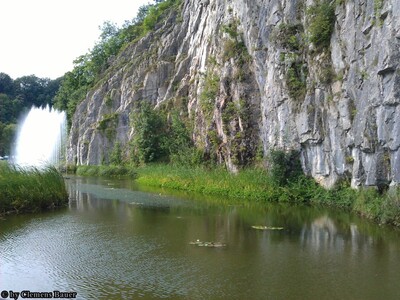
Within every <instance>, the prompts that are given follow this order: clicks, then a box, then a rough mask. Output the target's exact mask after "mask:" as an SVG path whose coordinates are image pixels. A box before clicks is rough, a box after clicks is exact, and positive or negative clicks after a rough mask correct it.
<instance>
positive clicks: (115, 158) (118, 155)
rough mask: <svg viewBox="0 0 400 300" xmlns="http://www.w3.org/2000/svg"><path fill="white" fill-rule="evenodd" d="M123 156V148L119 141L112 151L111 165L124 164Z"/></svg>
mask: <svg viewBox="0 0 400 300" xmlns="http://www.w3.org/2000/svg"><path fill="white" fill-rule="evenodd" d="M123 162H124V161H123V157H122V148H121V144H120V143H119V142H116V143H115V144H114V148H113V150H112V151H111V153H110V164H111V165H115V166H118V165H122V164H123Z"/></svg>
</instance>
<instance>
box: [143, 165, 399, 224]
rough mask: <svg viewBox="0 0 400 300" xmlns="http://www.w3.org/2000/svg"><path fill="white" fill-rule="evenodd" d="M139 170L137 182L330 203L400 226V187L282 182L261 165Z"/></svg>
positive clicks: (255, 198)
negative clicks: (383, 188)
mask: <svg viewBox="0 0 400 300" xmlns="http://www.w3.org/2000/svg"><path fill="white" fill-rule="evenodd" d="M137 172H138V178H137V179H136V181H137V182H138V183H140V184H144V185H149V186H155V187H163V188H171V189H177V190H183V191H189V192H197V193H202V194H205V195H215V196H220V197H224V198H226V199H239V201H240V202H258V203H267V202H280V203H282V202H286V203H291V204H305V205H313V206H325V207H326V206H329V207H332V208H338V209H341V210H345V211H349V212H354V213H357V214H359V215H362V216H364V217H366V218H368V219H371V220H374V221H375V222H377V223H380V224H392V225H395V226H400V189H391V190H389V191H388V192H385V193H383V194H380V193H379V192H378V191H377V190H375V189H373V188H365V189H360V190H355V189H353V188H351V187H350V186H349V185H348V184H345V183H342V184H340V185H338V186H336V187H335V188H333V189H329V190H328V189H324V188H323V187H321V186H320V185H318V184H317V183H316V182H315V181H314V180H313V179H312V178H309V177H306V176H304V175H300V176H298V177H297V178H295V179H294V180H292V181H289V182H288V183H287V184H284V185H281V184H278V183H277V181H276V180H275V178H273V176H271V174H270V173H268V172H267V171H266V170H262V169H257V168H250V169H243V170H241V171H240V172H239V173H238V174H232V173H229V172H228V171H227V170H225V169H223V168H206V167H196V168H190V167H185V166H174V165H166V164H154V165H146V166H144V167H141V168H138V169H137Z"/></svg>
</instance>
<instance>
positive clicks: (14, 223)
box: [0, 178, 400, 299]
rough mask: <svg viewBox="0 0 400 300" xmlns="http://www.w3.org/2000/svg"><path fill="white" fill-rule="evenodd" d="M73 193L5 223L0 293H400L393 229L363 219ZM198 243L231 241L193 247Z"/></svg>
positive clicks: (128, 185)
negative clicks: (65, 201) (62, 206)
mask: <svg viewBox="0 0 400 300" xmlns="http://www.w3.org/2000/svg"><path fill="white" fill-rule="evenodd" d="M68 189H69V192H70V195H71V202H70V204H69V208H68V209H67V210H64V211H61V212H58V213H54V214H46V215H36V216H29V217H28V216H24V217H23V218H21V217H18V216H17V217H10V218H7V223H5V226H3V225H4V223H0V253H1V268H0V278H1V279H2V281H1V282H0V285H1V286H0V289H1V288H3V287H4V289H7V290H8V289H15V290H22V289H28V288H32V289H33V288H36V290H37V289H42V290H49V289H64V290H72V291H76V292H78V298H79V297H80V299H95V298H113V299H126V298H132V297H142V298H145V299H146V298H147V299H154V298H159V297H160V298H161V297H162V298H170V299H181V298H182V299H299V297H300V296H299V295H301V297H300V298H303V299H376V298H378V297H383V298H385V299H396V298H398V297H399V296H400V294H399V290H398V289H397V288H396V287H397V282H398V281H399V280H400V275H399V272H398V269H399V268H400V254H399V253H400V251H399V250H400V245H399V235H398V232H396V231H394V230H392V229H390V228H382V227H379V226H376V225H374V224H371V223H368V222H365V221H363V220H360V219H359V218H357V216H353V215H349V214H345V213H337V212H334V211H329V210H324V209H315V208H308V207H290V206H286V205H267V206H237V205H233V206H228V205H215V204H212V203H213V202H212V201H210V202H208V201H207V200H208V199H201V197H199V196H196V197H195V198H196V199H192V200H187V198H186V196H182V197H181V196H180V195H179V194H175V195H174V196H173V197H171V196H167V195H166V194H167V193H166V191H163V190H158V191H157V193H151V194H150V193H146V192H143V191H142V190H140V187H137V186H134V185H133V184H132V182H129V181H123V180H103V179H82V178H71V179H70V180H69V182H68ZM253 225H262V226H271V227H283V228H284V229H283V230H255V229H253V228H252V226H253ZM197 239H199V240H201V241H219V242H222V243H225V244H226V245H227V246H226V247H223V248H205V247H197V246H193V245H190V244H189V242H190V241H194V240H197ZM26 245H29V247H26ZM30 270H34V271H30Z"/></svg>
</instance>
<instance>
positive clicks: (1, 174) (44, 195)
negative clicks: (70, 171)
mask: <svg viewBox="0 0 400 300" xmlns="http://www.w3.org/2000/svg"><path fill="white" fill-rule="evenodd" d="M67 203H68V192H67V190H66V187H65V183H64V178H63V177H62V175H61V174H60V173H59V172H58V171H57V169H55V168H53V167H48V168H45V169H43V170H39V169H36V168H32V169H21V168H16V167H13V166H10V165H8V164H7V163H1V164H0V215H1V214H8V213H22V212H36V211H41V210H45V209H49V208H53V207H59V206H63V205H66V204H67Z"/></svg>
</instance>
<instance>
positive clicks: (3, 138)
mask: <svg viewBox="0 0 400 300" xmlns="http://www.w3.org/2000/svg"><path fill="white" fill-rule="evenodd" d="M59 85H60V79H56V80H50V79H48V78H38V77H36V76H34V75H31V76H23V77H20V78H17V79H16V80H13V79H12V78H11V77H10V76H8V75H7V74H5V73H0V155H5V154H10V149H11V143H12V141H13V140H14V134H15V133H16V128H15V127H16V125H15V124H16V123H17V120H18V118H19V117H20V116H21V115H22V114H23V113H24V112H25V111H27V110H28V109H30V108H31V106H33V105H34V106H37V107H41V106H45V105H51V102H52V99H53V97H54V95H55V93H56V91H57V89H58V88H59Z"/></svg>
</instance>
